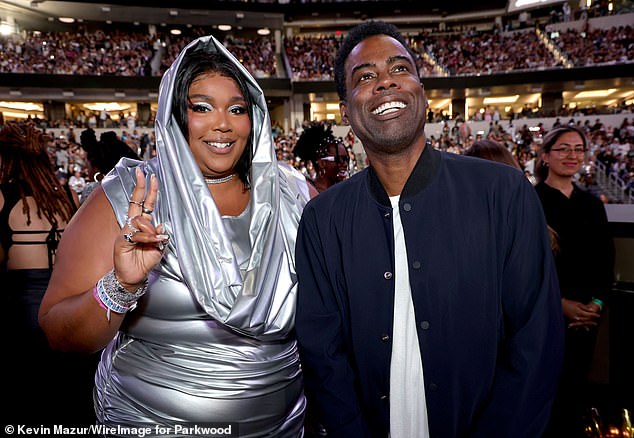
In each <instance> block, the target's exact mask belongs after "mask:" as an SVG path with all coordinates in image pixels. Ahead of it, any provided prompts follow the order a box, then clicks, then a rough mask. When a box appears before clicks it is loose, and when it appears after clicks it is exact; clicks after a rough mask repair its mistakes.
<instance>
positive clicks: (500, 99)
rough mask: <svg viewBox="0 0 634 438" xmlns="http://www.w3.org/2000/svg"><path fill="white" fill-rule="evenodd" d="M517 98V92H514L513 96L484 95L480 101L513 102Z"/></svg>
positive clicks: (487, 102)
mask: <svg viewBox="0 0 634 438" xmlns="http://www.w3.org/2000/svg"><path fill="white" fill-rule="evenodd" d="M519 98H520V95H519V94H516V95H514V96H500V97H485V98H484V100H483V101H482V103H483V104H484V105H491V104H495V103H515V102H517V99H519Z"/></svg>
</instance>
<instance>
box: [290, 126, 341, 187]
mask: <svg viewBox="0 0 634 438" xmlns="http://www.w3.org/2000/svg"><path fill="white" fill-rule="evenodd" d="M293 154H294V155H295V156H296V157H300V158H301V159H302V160H304V161H306V162H307V163H308V162H309V161H310V162H312V164H313V167H314V169H315V177H314V178H312V179H311V180H309V181H310V182H312V184H313V186H314V187H315V189H316V190H317V191H318V192H320V193H321V192H323V191H324V190H326V189H327V188H328V187H330V186H333V185H335V184H336V183H338V182H341V181H343V180H345V179H346V178H348V176H349V174H350V172H349V170H350V169H349V165H350V158H349V155H348V151H347V150H346V147H345V146H344V143H343V140H341V138H337V137H335V136H334V135H333V133H332V128H331V127H330V126H328V125H326V124H324V123H321V122H317V123H313V124H311V125H310V126H308V127H307V128H305V129H304V131H303V132H302V135H300V137H299V139H298V140H297V144H296V145H295V148H294V149H293Z"/></svg>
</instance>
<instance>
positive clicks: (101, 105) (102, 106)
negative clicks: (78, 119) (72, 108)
mask: <svg viewBox="0 0 634 438" xmlns="http://www.w3.org/2000/svg"><path fill="white" fill-rule="evenodd" d="M84 106H85V107H86V108H88V109H89V110H91V111H101V110H106V111H108V112H113V113H114V112H119V111H125V110H127V109H129V108H130V105H119V104H118V103H116V102H95V103H85V104H84Z"/></svg>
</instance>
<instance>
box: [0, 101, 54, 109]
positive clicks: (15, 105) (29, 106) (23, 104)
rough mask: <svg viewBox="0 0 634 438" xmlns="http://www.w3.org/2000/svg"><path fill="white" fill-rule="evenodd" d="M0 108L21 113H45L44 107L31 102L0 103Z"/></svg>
mask: <svg viewBox="0 0 634 438" xmlns="http://www.w3.org/2000/svg"><path fill="white" fill-rule="evenodd" d="M0 107H2V108H9V109H12V110H20V111H44V106H43V105H41V104H38V103H31V102H0Z"/></svg>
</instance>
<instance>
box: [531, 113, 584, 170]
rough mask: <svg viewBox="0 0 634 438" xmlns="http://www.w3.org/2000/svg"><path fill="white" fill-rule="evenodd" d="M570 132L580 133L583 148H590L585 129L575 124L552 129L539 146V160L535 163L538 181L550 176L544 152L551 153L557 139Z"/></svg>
mask: <svg viewBox="0 0 634 438" xmlns="http://www.w3.org/2000/svg"><path fill="white" fill-rule="evenodd" d="M569 132H574V133H576V134H579V137H581V141H582V142H583V148H584V149H588V138H587V137H586V133H585V132H584V131H583V129H580V128H578V127H576V126H574V125H568V126H560V127H558V128H555V129H552V130H551V131H549V132H548V133H547V134H546V135H544V138H543V139H542V145H541V147H540V148H539V153H538V154H537V156H538V160H537V164H536V165H535V178H537V181H545V180H546V178H548V166H547V165H546V164H545V163H544V160H543V159H542V154H547V153H549V152H550V150H551V149H552V147H553V146H554V145H555V143H557V140H559V137H561V136H562V135H564V134H567V133H569Z"/></svg>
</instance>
